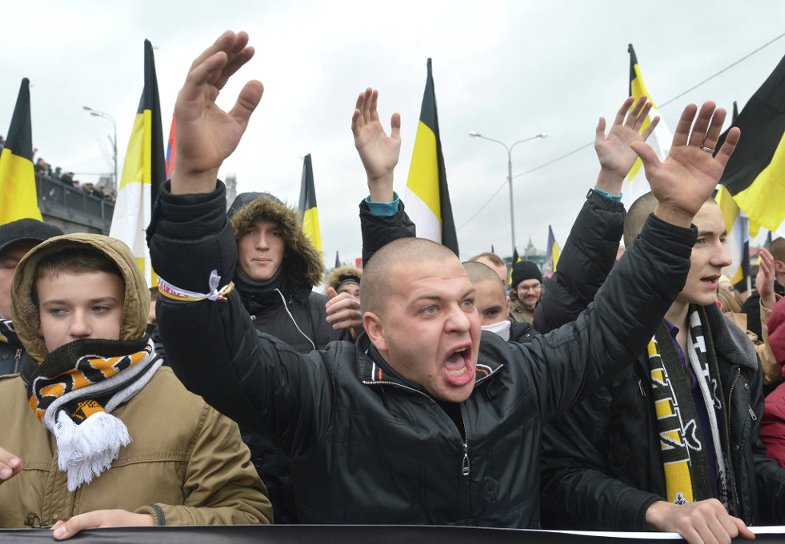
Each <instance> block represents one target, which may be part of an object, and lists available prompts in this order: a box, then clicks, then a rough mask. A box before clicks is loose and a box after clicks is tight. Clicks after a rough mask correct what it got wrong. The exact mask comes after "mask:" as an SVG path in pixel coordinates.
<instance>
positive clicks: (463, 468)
mask: <svg viewBox="0 0 785 544" xmlns="http://www.w3.org/2000/svg"><path fill="white" fill-rule="evenodd" d="M461 475H463V476H464V477H465V476H468V475H469V444H468V443H467V442H466V441H465V440H464V442H463V462H462V463H461Z"/></svg>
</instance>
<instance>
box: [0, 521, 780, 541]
mask: <svg viewBox="0 0 785 544" xmlns="http://www.w3.org/2000/svg"><path fill="white" fill-rule="evenodd" d="M752 531H753V532H755V533H756V536H757V538H756V539H755V543H756V544H765V543H770V542H783V541H785V528H783V527H776V528H768V527H767V528H758V529H756V528H752ZM669 536H670V537H671V538H672V539H674V540H680V539H678V537H677V535H664V534H662V533H609V532H596V533H592V532H585V533H582V534H574V533H564V532H557V531H531V530H522V529H486V528H475V527H421V526H416V527H414V526H400V525H396V526H383V525H374V526H366V525H329V526H323V525H234V526H204V527H158V528H153V527H129V528H116V529H93V530H90V531H85V532H83V533H80V534H79V535H77V536H76V537H74V538H73V539H72V540H74V541H77V542H80V543H82V544H104V543H106V544H109V543H111V544H117V543H118V542H122V543H123V544H127V543H141V544H148V543H149V544H154V543H163V544H230V543H231V544H259V543H264V544H303V543H309V542H313V543H314V544H367V543H369V542H371V543H373V544H418V543H420V542H428V544H478V543H486V542H488V543H493V544H535V543H541V542H542V543H545V544H594V543H599V542H608V541H609V540H611V541H614V542H617V543H619V542H630V543H635V544H648V543H651V544H655V543H657V544H662V542H663V538H665V539H668V537H669ZM736 541H738V542H749V541H746V540H744V541H743V540H741V539H736V540H734V542H736ZM0 542H1V543H2V544H16V543H20V544H30V543H31V542H50V543H51V542H53V540H52V533H51V531H50V530H48V529H6V530H0Z"/></svg>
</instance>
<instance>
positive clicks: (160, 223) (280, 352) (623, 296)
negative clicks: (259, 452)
mask: <svg viewBox="0 0 785 544" xmlns="http://www.w3.org/2000/svg"><path fill="white" fill-rule="evenodd" d="M222 199H223V186H222V185H219V188H218V190H216V191H215V192H214V193H211V194H203V195H182V196H176V195H171V193H169V191H168V187H167V186H164V187H163V188H162V192H161V196H160V198H159V201H158V209H157V210H156V213H155V214H154V221H153V224H152V225H151V227H150V229H148V237H149V243H150V247H151V253H152V256H153V263H154V266H155V268H156V271H157V272H158V273H159V274H160V275H161V277H163V278H165V279H166V280H167V281H169V282H170V283H172V284H173V285H176V286H178V287H180V288H183V289H187V290H191V291H196V292H205V291H206V290H207V286H208V278H209V275H210V271H211V270H218V273H219V274H220V275H221V276H222V278H223V281H227V280H228V279H230V278H231V277H232V276H233V273H234V263H235V251H236V248H235V244H234V243H233V240H232V237H231V233H230V231H229V229H228V227H227V225H226V220H225V218H224V216H223V213H222V206H223V202H222ZM694 240H695V231H694V229H680V228H677V227H674V226H672V225H668V224H666V223H663V222H661V221H659V220H657V219H656V218H651V219H650V220H649V222H648V223H647V225H646V227H645V229H644V232H643V233H642V235H641V240H640V242H639V244H636V248H634V249H633V250H631V251H630V252H628V255H627V256H625V259H624V260H623V262H622V263H621V264H620V265H619V266H618V267H617V268H616V270H615V271H614V273H613V274H611V277H610V278H609V280H608V281H607V282H606V283H605V285H604V286H603V288H602V289H601V291H600V293H599V294H598V296H597V300H596V301H595V303H594V304H593V305H591V307H590V308H589V309H588V310H587V311H586V312H584V313H583V314H582V315H581V316H580V317H579V318H578V319H577V320H576V321H575V322H574V323H571V324H569V325H567V326H565V327H563V328H562V329H560V330H558V331H554V332H553V333H552V334H549V335H542V336H537V337H535V338H534V339H533V340H532V341H531V342H529V343H527V344H515V343H507V342H504V341H502V340H501V339H500V338H499V337H498V336H496V335H494V334H491V333H485V334H483V335H482V341H481V343H480V348H479V360H478V370H480V371H479V372H478V374H477V381H476V385H475V390H474V392H473V393H472V395H471V396H470V397H469V398H468V399H467V400H466V401H464V402H463V403H461V404H460V413H461V417H462V421H463V424H464V427H465V433H466V440H465V441H464V440H463V439H462V438H461V434H460V433H459V431H458V430H457V428H456V426H455V425H454V424H453V422H452V420H451V419H450V418H449V417H448V415H447V414H446V413H445V412H444V411H443V409H442V408H441V407H440V406H439V404H438V403H437V402H436V401H435V400H434V399H433V398H431V397H430V396H429V395H428V394H426V393H425V392H424V391H423V390H422V389H421V388H420V387H419V386H417V385H416V384H412V383H407V382H405V381H403V380H401V379H399V378H396V377H395V375H394V373H393V372H391V371H390V369H389V368H388V367H387V365H386V363H385V362H384V361H383V360H381V359H379V358H377V357H373V356H372V355H371V354H372V353H373V350H371V349H370V346H369V344H368V341H367V338H366V337H364V336H362V335H361V337H360V339H359V340H358V342H357V344H356V345H355V344H352V343H349V342H334V343H331V344H330V345H329V346H328V347H327V349H326V350H324V351H314V352H311V353H310V354H308V355H302V354H299V353H296V352H295V351H294V350H292V349H291V348H290V347H288V346H286V345H285V344H283V343H281V342H279V341H277V340H276V339H274V338H272V337H269V336H267V335H258V334H257V333H256V331H255V330H254V328H253V325H252V323H251V321H250V319H249V318H248V314H247V312H246V311H245V309H244V308H243V306H242V304H241V302H240V300H239V298H238V297H237V296H236V295H234V294H231V293H230V294H229V296H228V297H227V300H224V301H219V302H211V301H200V302H193V303H176V302H172V301H171V300H164V299H163V297H161V298H160V299H159V303H158V321H159V326H160V330H161V334H162V337H163V339H164V343H165V345H166V348H167V353H168V355H169V357H170V360H171V361H172V366H173V368H174V369H175V371H176V372H177V373H178V376H179V377H180V378H181V379H182V381H183V383H184V384H185V385H186V387H188V388H189V389H190V390H192V391H194V392H197V393H198V394H201V395H203V396H204V397H205V399H206V400H207V401H208V402H209V403H211V404H213V405H214V406H215V407H216V408H218V410H220V411H222V412H224V413H225V414H227V415H229V416H230V417H232V418H234V419H236V420H237V421H238V422H240V423H242V424H244V425H246V426H248V427H250V428H252V429H254V430H256V431H260V432H262V433H265V434H267V435H268V436H271V437H272V438H273V439H274V440H275V442H276V444H277V445H279V446H280V447H281V448H282V449H283V450H284V451H286V452H287V453H288V454H289V455H290V456H291V458H292V460H293V470H294V474H295V488H296V490H297V500H298V513H299V516H300V521H301V522H305V523H392V524H460V525H485V526H499V527H537V526H538V525H539V504H538V503H539V493H538V491H539V485H538V482H539V460H540V439H541V432H542V427H543V425H544V424H546V423H547V422H548V421H550V420H551V419H552V418H554V417H555V416H557V415H558V414H559V413H560V412H562V411H564V410H565V409H567V408H568V407H569V406H571V405H572V404H574V403H575V402H577V401H578V400H579V399H580V398H581V396H582V395H584V394H586V393H588V392H589V391H590V388H591V387H592V385H593V384H595V383H596V382H597V381H598V380H599V379H600V377H601V376H602V374H603V373H607V372H609V371H613V370H615V369H617V363H618V362H621V361H625V360H627V361H629V359H630V358H631V357H632V356H633V354H635V353H638V352H639V351H641V350H642V349H643V347H644V346H645V344H646V342H647V341H648V339H649V338H650V337H651V335H652V334H653V331H654V329H655V327H656V325H657V324H658V323H659V321H660V320H661V319H662V316H663V315H664V313H665V310H666V309H667V308H668V306H669V305H670V303H671V300H672V299H673V297H675V295H676V293H677V292H678V291H679V290H681V288H682V286H683V284H684V280H685V278H686V273H687V270H688V268H689V253H690V248H691V246H692V243H693V242H694ZM636 315H639V316H640V318H639V319H633V316H636Z"/></svg>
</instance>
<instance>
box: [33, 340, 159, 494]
mask: <svg viewBox="0 0 785 544" xmlns="http://www.w3.org/2000/svg"><path fill="white" fill-rule="evenodd" d="M118 353H119V354H120V355H117V354H118ZM161 363H162V360H161V359H160V358H159V357H157V356H156V355H155V349H154V347H153V343H152V341H150V340H149V339H148V338H147V337H146V336H145V337H143V338H140V339H138V340H132V341H126V340H92V339H87V340H76V341H74V342H71V343H69V344H66V345H64V346H62V347H60V348H58V349H56V350H54V351H53V352H52V353H50V354H49V356H48V357H47V358H46V359H45V360H44V362H43V363H41V364H40V365H38V366H37V367H36V368H33V369H31V370H32V372H31V373H30V375H29V376H27V380H26V381H27V397H28V402H29V404H30V408H31V409H32V410H33V411H34V412H35V414H36V417H37V418H38V420H39V421H40V422H42V423H43V424H44V426H45V427H46V428H47V429H49V431H51V432H52V433H53V434H54V435H55V438H56V440H57V453H58V466H59V467H60V470H63V471H65V472H67V473H68V490H69V491H74V490H75V489H76V488H78V487H79V486H80V485H82V484H85V483H89V482H90V481H92V479H93V478H94V477H97V476H99V475H100V474H101V473H103V471H105V470H106V469H107V468H109V466H111V464H112V461H114V459H116V458H117V455H118V453H119V451H120V448H121V447H123V446H127V445H128V444H129V443H130V442H131V437H130V436H129V434H128V429H127V428H126V426H125V424H123V422H122V421H120V420H119V419H118V418H116V417H114V416H112V415H111V413H112V411H113V410H114V409H115V408H117V407H118V406H120V405H121V404H123V403H125V402H127V401H128V400H130V399H131V398H133V397H134V395H136V394H137V393H138V392H139V391H141V390H142V388H143V387H144V386H145V385H146V384H147V383H148V382H149V381H150V379H151V378H152V377H153V374H155V372H156V370H158V368H159V367H160V366H161Z"/></svg>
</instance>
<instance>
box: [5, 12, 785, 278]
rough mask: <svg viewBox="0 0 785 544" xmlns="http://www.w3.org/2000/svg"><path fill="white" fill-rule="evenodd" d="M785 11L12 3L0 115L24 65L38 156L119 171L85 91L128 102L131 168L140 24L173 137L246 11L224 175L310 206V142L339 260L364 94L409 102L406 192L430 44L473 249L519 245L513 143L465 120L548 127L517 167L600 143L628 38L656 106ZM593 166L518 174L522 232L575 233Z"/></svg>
mask: <svg viewBox="0 0 785 544" xmlns="http://www.w3.org/2000/svg"><path fill="white" fill-rule="evenodd" d="M636 9H638V10H640V11H636ZM783 21H785V2H781V1H779V0H758V1H755V2H731V1H722V0H717V1H711V2H685V1H684V0H679V1H671V0H667V1H663V0H652V1H650V2H645V3H638V2H636V3H633V2H625V1H610V0H607V1H598V0H592V1H591V2H586V1H578V0H573V1H556V0H548V1H543V0H541V1H525V0H518V1H508V2H505V1H494V0H483V1H481V2H478V1H473V2H464V1H456V0H451V1H422V0H420V1H408V0H397V1H395V2H372V1H368V0H365V1H331V2H317V1H311V2H309V1H300V0H291V1H289V2H270V1H267V2H265V1H261V0H256V1H242V2H235V1H226V2H215V1H210V2H206V1H201V0H188V1H185V0H177V1H167V2H163V1H161V0H157V1H149V0H144V1H130V0H114V1H112V2H98V1H92V2H90V1H85V0H71V1H69V2H56V1H54V0H52V1H35V0H28V1H25V2H12V3H10V4H8V5H6V6H5V9H4V10H3V17H2V20H0V35H2V36H3V48H2V50H1V51H0V59H2V60H1V62H0V66H2V70H3V78H2V84H0V134H2V135H4V136H5V133H6V131H7V127H8V126H9V123H10V119H11V114H12V111H13V105H14V102H15V100H16V95H17V92H18V86H19V81H20V80H21V78H22V77H28V78H30V80H31V84H32V88H31V99H32V115H33V142H34V145H35V147H37V148H38V149H39V153H38V155H37V157H43V158H44V159H45V160H46V161H47V162H50V163H51V164H52V165H54V166H61V167H63V169H65V170H73V171H75V172H77V173H78V174H79V175H77V177H78V178H81V179H83V180H90V179H91V176H90V175H89V174H97V173H101V172H110V171H111V170H112V161H111V149H110V145H109V142H108V139H107V134H109V133H110V132H111V124H110V123H109V122H108V121H106V120H103V119H100V118H96V117H91V116H90V115H89V114H88V113H87V112H85V111H83V110H82V106H85V105H87V106H90V107H92V108H95V109H96V110H101V111H104V112H107V113H109V114H110V115H111V116H113V117H114V118H115V120H116V122H117V139H118V148H119V162H120V169H122V161H123V157H124V155H125V149H126V146H127V144H128V138H129V135H130V130H131V123H132V121H133V117H134V114H135V110H136V107H137V104H138V102H139V97H140V95H141V91H142V86H143V41H144V39H145V38H148V39H150V40H151V41H152V42H153V44H154V46H155V47H156V48H157V49H156V51H155V56H156V67H157V71H158V84H159V89H160V93H161V106H162V110H163V124H164V136H165V137H166V135H167V134H168V131H169V123H170V121H171V115H172V108H173V105H174V100H175V97H176V94H177V91H178V90H179V88H180V85H181V83H182V81H183V79H184V77H185V74H186V70H187V68H188V66H189V65H190V63H191V61H192V60H193V58H194V57H195V56H196V55H198V54H199V53H200V52H201V51H202V50H203V49H204V48H205V47H207V46H208V45H209V44H210V43H212V41H213V40H214V39H215V38H216V37H217V36H218V35H220V33H221V32H222V31H224V30H226V29H232V30H246V31H247V32H248V33H249V34H250V36H251V44H252V45H254V47H255V48H256V51H257V53H256V56H255V57H254V59H253V60H252V61H251V62H250V63H249V64H248V65H246V66H245V67H244V68H243V69H242V70H241V71H240V72H239V73H238V74H237V75H236V76H235V78H234V79H233V80H232V81H231V82H230V83H229V85H228V86H227V88H226V89H225V90H224V92H223V93H222V95H221V97H219V105H222V106H223V107H229V106H230V105H231V104H233V103H234V99H235V97H236V93H237V92H238V90H239V88H240V87H241V85H242V84H243V83H244V82H245V81H246V80H247V79H251V78H256V79H260V80H261V81H262V82H263V83H264V86H265V93H264V97H263V99H262V103H261V105H260V108H259V109H258V110H257V111H256V113H255V114H254V117H253V119H252V120H251V124H250V126H249V128H248V131H247V132H246V134H245V136H244V139H243V141H242V143H241V144H240V146H239V147H238V149H237V150H236V151H235V153H234V154H233V155H232V156H231V157H230V158H229V159H228V160H227V161H226V162H225V163H224V166H223V168H222V170H221V176H225V175H227V174H235V175H236V176H237V179H238V189H239V190H240V191H251V190H254V191H269V192H271V193H273V194H275V195H277V196H279V197H281V198H282V199H284V200H287V201H288V202H289V203H290V204H293V205H296V204H297V199H298V195H299V185H300V176H301V172H302V157H303V156H304V155H305V154H306V153H311V155H312V157H313V168H314V176H315V181H316V192H317V200H318V203H319V218H320V222H321V230H322V241H323V245H324V252H325V255H326V262H327V263H328V265H331V264H332V263H333V261H334V258H335V252H336V250H338V251H340V256H341V259H342V260H344V261H348V260H350V259H354V258H355V257H359V256H360V233H359V219H358V212H357V204H358V202H359V201H360V199H361V198H363V197H364V196H365V195H366V194H367V188H366V186H365V177H364V172H363V169H362V165H361V164H360V161H359V158H358V157H357V154H356V151H355V150H354V146H353V141H352V134H351V130H350V121H351V115H352V110H353V108H354V102H355V99H356V96H357V93H358V92H359V91H361V90H362V89H364V88H365V87H366V86H373V87H376V88H378V89H380V110H381V114H382V116H383V118H384V119H385V125H386V126H389V117H390V115H391V114H392V113H393V112H394V111H398V112H400V113H401V116H402V121H403V126H402V139H403V145H402V151H401V160H400V162H399V164H398V167H397V170H396V183H395V188H396V190H397V191H398V192H399V193H401V194H402V193H403V190H404V188H405V184H406V177H407V175H408V171H409V162H410V158H411V151H412V145H413V143H414V134H415V131H416V127H417V120H418V117H419V110H420V105H421V102H422V93H423V89H424V86H425V76H426V59H427V57H432V58H433V71H434V80H435V88H436V99H437V105H438V112H439V121H440V125H441V127H440V128H441V137H442V145H443V148H444V155H445V163H446V167H447V179H448V182H449V186H450V194H451V198H452V203H453V212H454V215H455V218H456V224H457V226H458V228H459V230H458V238H459V243H460V247H461V256H462V257H469V256H471V255H473V254H475V253H478V252H481V251H485V250H488V249H490V247H491V245H494V246H495V249H496V250H497V252H498V253H500V254H502V255H509V254H510V253H511V249H510V245H511V241H510V224H509V200H508V198H509V197H508V190H507V188H506V182H505V177H506V173H507V172H506V170H507V160H506V152H505V150H504V149H503V148H502V147H501V146H500V145H498V144H494V143H491V142H487V141H482V140H478V139H474V138H470V137H469V136H468V133H469V132H470V131H477V132H481V133H482V134H484V135H486V136H489V137H492V138H496V139H498V140H502V141H505V142H507V143H512V142H514V141H516V140H519V139H522V138H526V137H529V136H532V135H534V134H537V133H539V132H547V133H548V134H549V136H548V138H547V139H544V140H539V139H538V140H533V141H531V142H527V143H524V144H521V145H520V146H518V147H516V148H515V150H514V152H513V174H520V173H523V172H526V171H528V170H531V169H533V168H535V167H538V166H541V165H544V164H546V163H548V162H550V161H552V160H553V159H556V158H558V157H560V156H562V155H564V154H566V153H568V152H570V151H573V150H575V149H577V148H580V147H581V146H583V145H585V144H588V143H590V142H592V140H593V137H594V127H595V125H596V122H597V119H598V117H599V116H600V115H604V116H606V117H612V116H613V114H614V112H615V111H616V109H617V108H618V105H619V103H620V102H621V101H622V100H623V99H624V97H625V96H626V93H627V85H628V72H629V57H628V54H627V44H628V43H633V44H634V46H635V49H636V52H637V54H638V60H639V62H640V65H641V69H642V71H643V76H644V79H645V82H646V84H647V87H648V89H649V91H650V93H651V94H652V96H653V98H654V100H655V102H657V104H658V105H661V104H665V103H666V102H668V101H670V100H671V99H672V98H674V97H676V96H677V95H679V94H681V93H682V92H684V91H685V90H687V89H689V88H691V87H693V86H694V85H696V84H698V83H699V82H701V81H703V80H704V79H706V78H708V77H710V76H712V75H714V74H715V73H717V72H719V71H720V70H723V69H725V68H727V67H728V66H730V65H731V64H733V63H735V62H737V61H738V60H739V59H741V58H742V57H744V56H746V55H748V54H749V53H751V52H753V51H754V50H756V49H758V48H759V47H761V46H763V45H764V44H766V43H767V42H769V41H771V40H773V39H775V38H777V37H778V36H779V35H780V34H782V33H783V32H785V28H784V27H783ZM783 55H785V39H779V40H776V41H774V42H773V43H772V44H771V45H769V46H768V47H765V48H764V49H762V50H761V51H760V52H758V53H756V54H754V55H752V56H750V57H749V58H747V59H746V60H743V61H742V62H740V63H738V64H737V65H736V66H733V67H731V68H729V69H727V71H725V72H724V73H722V74H721V75H719V76H718V77H716V78H714V79H712V80H711V81H709V82H708V83H706V84H704V85H702V86H700V87H698V88H697V89H695V90H693V91H691V92H689V93H687V94H686V95H684V96H682V97H680V98H678V99H676V100H674V101H673V102H671V103H669V104H667V105H664V106H663V107H661V113H662V115H663V117H664V120H665V122H666V123H667V124H668V126H669V127H671V128H672V127H674V126H675V123H676V120H677V119H678V117H679V114H680V112H681V109H682V108H683V107H684V106H685V105H686V104H688V103H689V102H702V101H704V100H709V99H711V100H715V101H717V102H718V103H719V104H720V105H721V106H723V107H727V108H728V109H730V108H731V107H732V103H733V101H734V100H737V101H738V102H739V106H740V107H742V106H743V105H744V104H745V103H746V101H747V100H748V99H749V97H750V96H751V95H752V93H753V92H754V91H755V90H756V89H757V88H758V86H760V84H761V83H762V82H763V81H764V80H765V79H766V77H767V76H768V75H769V74H770V72H771V71H772V69H773V68H774V67H775V66H776V65H777V63H778V62H779V60H780V59H781V58H782V56H783ZM597 169H598V164H597V161H596V158H595V155H594V151H593V149H592V148H591V146H589V147H586V148H585V149H583V150H581V151H578V152H577V153H574V154H572V155H571V156H569V157H567V158H565V159H563V160H560V161H558V162H554V163H553V164H551V165H549V166H546V167H544V168H540V169H537V170H536V171H534V172H531V173H529V174H524V175H520V176H517V177H516V178H515V180H514V193H515V207H516V216H515V217H516V236H517V242H518V248H519V250H522V249H523V247H524V246H525V244H526V243H527V242H528V239H529V237H531V238H532V240H533V242H534V244H535V245H536V246H538V247H539V248H544V247H545V244H546V239H547V230H548V225H549V224H551V225H552V226H553V230H554V233H555V235H556V238H557V241H559V242H560V243H561V244H563V243H564V240H565V239H566V237H567V234H568V232H569V228H570V226H571V225H572V221H573V220H574V218H575V215H576V214H577V212H578V210H579V209H580V206H581V205H582V203H583V201H584V196H585V194H586V191H587V189H588V188H589V187H591V186H593V185H594V182H595V177H596V173H597ZM500 188H501V190H500V191H498V193H497V194H496V196H495V197H493V198H492V199H491V196H492V195H493V194H494V192H496V191H497V190H498V189H500ZM489 199H490V201H489ZM486 202H487V205H486V206H485V208H483V209H482V211H480V212H479V213H477V212H478V210H479V209H480V207H481V206H482V205H483V204H486Z"/></svg>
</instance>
